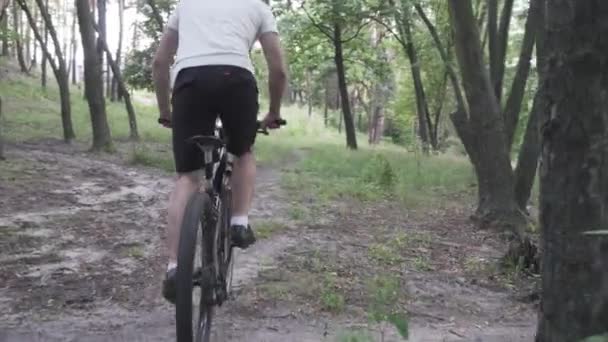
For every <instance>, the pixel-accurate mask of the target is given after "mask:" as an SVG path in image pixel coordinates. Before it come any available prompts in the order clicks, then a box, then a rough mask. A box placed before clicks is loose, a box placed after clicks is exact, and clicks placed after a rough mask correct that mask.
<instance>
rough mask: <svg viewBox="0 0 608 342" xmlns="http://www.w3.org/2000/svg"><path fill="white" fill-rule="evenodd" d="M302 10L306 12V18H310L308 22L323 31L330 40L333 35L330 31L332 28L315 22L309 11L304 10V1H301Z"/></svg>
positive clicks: (332, 38)
mask: <svg viewBox="0 0 608 342" xmlns="http://www.w3.org/2000/svg"><path fill="white" fill-rule="evenodd" d="M301 8H302V10H303V11H304V13H305V14H306V16H307V17H308V20H310V23H311V24H312V25H313V26H314V27H316V28H317V30H319V31H321V33H323V34H324V35H325V36H327V38H329V39H330V40H331V41H333V40H334V35H333V34H332V33H331V32H332V29H331V28H329V27H327V26H325V25H323V24H321V23H319V22H317V21H316V20H315V19H314V18H313V17H312V16H311V15H310V13H308V11H307V10H306V8H304V3H302V7H301Z"/></svg>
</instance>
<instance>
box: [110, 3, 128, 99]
mask: <svg viewBox="0 0 608 342" xmlns="http://www.w3.org/2000/svg"><path fill="white" fill-rule="evenodd" d="M124 10H125V0H118V47H117V48H116V59H115V61H116V65H117V66H118V68H120V66H121V65H122V41H123V36H124V26H125V20H124V13H123V12H124ZM122 97H123V92H122V90H119V86H118V79H117V77H116V74H113V77H112V85H111V94H110V101H116V100H121V99H122Z"/></svg>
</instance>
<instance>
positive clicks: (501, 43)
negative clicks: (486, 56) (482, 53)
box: [492, 0, 513, 102]
mask: <svg viewBox="0 0 608 342" xmlns="http://www.w3.org/2000/svg"><path fill="white" fill-rule="evenodd" d="M512 14H513V0H505V3H504V5H503V7H502V13H501V15H500V27H499V29H498V37H497V43H496V45H497V51H496V54H497V56H496V57H497V62H498V65H497V66H496V68H497V70H496V75H495V77H496V78H493V79H492V81H493V82H494V88H495V91H496V96H497V97H498V100H499V102H500V99H501V98H502V85H503V80H504V77H505V62H506V57H507V46H508V45H509V27H510V26H511V15H512Z"/></svg>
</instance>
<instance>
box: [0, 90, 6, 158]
mask: <svg viewBox="0 0 608 342" xmlns="http://www.w3.org/2000/svg"><path fill="white" fill-rule="evenodd" d="M3 128H4V119H3V118H2V98H1V97H0V161H2V160H5V159H6V158H5V157H4V138H3V135H2V129H3Z"/></svg>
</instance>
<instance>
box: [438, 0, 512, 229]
mask: <svg viewBox="0 0 608 342" xmlns="http://www.w3.org/2000/svg"><path fill="white" fill-rule="evenodd" d="M448 4H449V12H450V20H451V23H452V27H453V30H454V38H455V46H456V52H457V57H458V63H459V65H460V69H461V74H462V79H463V85H464V90H465V94H466V97H467V100H468V103H469V115H468V118H467V117H464V118H462V117H461V118H460V120H458V119H454V125H455V127H456V129H457V131H458V134H459V136H460V137H461V139H462V141H463V143H464V145H465V147H466V148H467V152H469V157H470V159H471V162H472V163H473V166H474V168H475V172H476V175H477V180H478V196H479V203H478V209H477V217H478V218H479V219H481V223H482V225H484V226H485V225H490V226H498V227H501V228H506V229H508V230H511V231H512V232H514V233H516V234H517V235H518V236H519V237H522V236H523V235H524V234H523V230H522V229H523V227H524V218H523V215H522V214H521V213H520V212H519V210H518V207H517V204H516V203H515V197H514V188H513V172H512V169H511V163H510V158H509V151H508V149H507V144H506V136H505V131H504V124H503V120H502V118H501V113H500V108H499V105H498V101H497V98H496V95H495V93H494V88H493V87H492V84H491V82H490V77H489V75H488V72H487V70H486V69H485V64H484V59H483V54H482V51H481V45H480V39H479V31H478V29H477V25H476V22H475V17H474V16H473V9H472V6H471V2H470V0H466V1H465V0H462V1H449V2H448ZM460 115H461V116H464V115H466V114H465V113H460Z"/></svg>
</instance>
